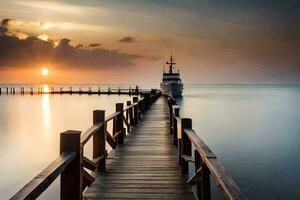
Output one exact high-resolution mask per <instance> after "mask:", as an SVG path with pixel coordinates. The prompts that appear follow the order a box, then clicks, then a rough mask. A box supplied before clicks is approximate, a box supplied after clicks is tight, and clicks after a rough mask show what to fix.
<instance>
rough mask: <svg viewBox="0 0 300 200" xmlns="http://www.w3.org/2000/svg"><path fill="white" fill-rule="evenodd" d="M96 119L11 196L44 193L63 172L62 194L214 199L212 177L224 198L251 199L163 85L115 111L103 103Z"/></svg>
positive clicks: (70, 197) (64, 140)
mask: <svg viewBox="0 0 300 200" xmlns="http://www.w3.org/2000/svg"><path fill="white" fill-rule="evenodd" d="M108 123H112V124H113V126H112V130H108V126H107V124H108ZM93 124H94V125H93V126H92V127H90V128H89V129H88V130H87V131H85V132H81V131H73V130H69V131H66V132H63V133H61V135H60V155H59V156H58V158H57V159H56V160H55V161H54V162H52V163H51V164H50V165H49V166H48V167H47V168H46V169H44V170H43V171H42V172H41V173H40V174H38V175H37V176H36V177H35V178H34V179H33V180H32V181H30V182H29V183H28V184H26V185H25V186H24V187H23V188H22V189H21V190H20V191H18V192H17V193H16V194H15V195H14V196H13V197H12V198H11V199H18V200H19V199H36V198H37V197H38V196H39V195H40V194H41V193H42V192H43V191H45V190H46V189H47V187H48V186H49V185H50V184H51V183H52V182H53V181H54V180H55V179H56V178H57V177H58V176H59V175H60V199H62V200H82V199H85V200H93V199H202V200H209V199H210V194H211V191H210V184H211V183H210V179H213V180H214V182H215V183H216V184H217V187H218V188H219V189H220V192H221V193H222V194H223V196H224V199H229V200H238V199H241V200H244V199H247V198H246V197H245V195H244V194H243V193H242V192H241V190H240V188H239V187H238V186H237V184H236V183H235V182H234V181H233V179H232V178H231V177H230V176H229V175H228V173H227V172H226V171H225V168H224V166H223V165H222V164H221V162H220V161H219V160H218V159H217V157H216V156H215V154H214V153H213V152H212V151H211V150H210V149H209V148H208V146H207V145H206V144H205V143H204V142H203V141H202V140H201V139H200V138H199V136H198V135H197V134H196V133H195V131H194V130H193V129H192V120H191V119H189V118H180V117H179V106H177V105H176V104H175V101H174V100H173V99H170V98H169V99H168V101H167V100H166V97H162V96H161V94H160V92H157V91H152V93H145V94H143V97H141V98H138V97H133V102H131V101H128V102H127V106H126V107H124V105H123V103H118V104H116V112H115V113H113V114H111V115H108V116H105V111H103V110H95V111H93ZM91 138H93V158H87V157H86V156H85V155H84V146H85V144H86V143H87V142H88V141H89V140H90V139H91ZM107 144H108V145H109V146H110V147H111V148H112V149H113V150H112V151H110V152H109V153H107V148H106V145H107ZM87 169H88V170H90V171H92V172H91V173H89V172H88V170H87ZM189 170H193V171H191V172H192V173H191V174H193V175H191V176H190V177H189V176H188V175H189V173H188V172H189ZM192 187H194V192H192Z"/></svg>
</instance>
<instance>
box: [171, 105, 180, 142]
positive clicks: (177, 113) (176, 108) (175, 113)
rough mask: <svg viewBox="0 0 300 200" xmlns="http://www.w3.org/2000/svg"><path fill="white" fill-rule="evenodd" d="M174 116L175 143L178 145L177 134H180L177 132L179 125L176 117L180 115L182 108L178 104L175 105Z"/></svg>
mask: <svg viewBox="0 0 300 200" xmlns="http://www.w3.org/2000/svg"><path fill="white" fill-rule="evenodd" d="M172 108H173V112H172V113H173V116H172V118H171V119H172V124H173V127H172V130H173V144H174V145H175V146H177V135H178V133H177V129H178V127H177V120H176V118H175V117H179V109H180V107H179V106H178V105H174V106H173V107H172Z"/></svg>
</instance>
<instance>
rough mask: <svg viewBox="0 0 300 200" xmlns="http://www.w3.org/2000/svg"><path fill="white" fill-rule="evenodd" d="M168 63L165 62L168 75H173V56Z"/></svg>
mask: <svg viewBox="0 0 300 200" xmlns="http://www.w3.org/2000/svg"><path fill="white" fill-rule="evenodd" d="M170 61H171V62H169V61H167V62H166V64H167V65H169V73H170V74H172V73H173V65H175V64H176V63H175V62H173V56H172V55H171V58H170Z"/></svg>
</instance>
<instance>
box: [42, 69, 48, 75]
mask: <svg viewBox="0 0 300 200" xmlns="http://www.w3.org/2000/svg"><path fill="white" fill-rule="evenodd" d="M41 74H42V75H43V76H48V74H49V70H48V69H47V68H43V69H42V70H41Z"/></svg>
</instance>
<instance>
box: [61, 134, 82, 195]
mask: <svg viewBox="0 0 300 200" xmlns="http://www.w3.org/2000/svg"><path fill="white" fill-rule="evenodd" d="M80 135H81V131H73V130H69V131H66V132H63V133H61V134H60V153H62V152H67V151H75V152H76V153H77V154H76V157H75V158H74V159H73V160H72V161H71V163H70V164H69V165H68V166H67V167H66V169H65V170H64V171H63V172H62V173H61V176H60V199H61V200H70V199H72V200H81V199H82V193H81V191H82V174H81V168H82V167H81V163H82V151H81V147H80Z"/></svg>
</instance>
